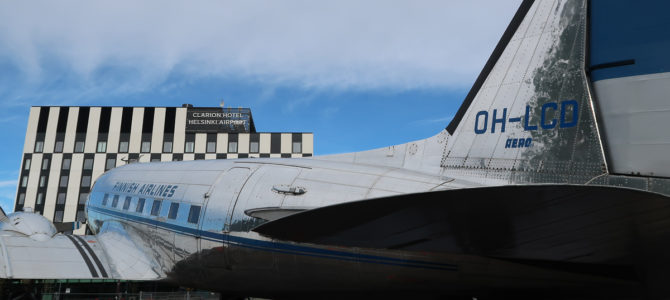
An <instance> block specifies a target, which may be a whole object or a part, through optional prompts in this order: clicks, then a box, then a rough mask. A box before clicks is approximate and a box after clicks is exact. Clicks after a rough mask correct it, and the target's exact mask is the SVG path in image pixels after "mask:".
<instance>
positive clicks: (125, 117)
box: [121, 107, 133, 140]
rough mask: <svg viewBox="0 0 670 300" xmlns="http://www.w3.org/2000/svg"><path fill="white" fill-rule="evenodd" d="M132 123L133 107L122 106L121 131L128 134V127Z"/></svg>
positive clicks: (129, 127)
mask: <svg viewBox="0 0 670 300" xmlns="http://www.w3.org/2000/svg"><path fill="white" fill-rule="evenodd" d="M132 123H133V108H132V107H124V108H123V111H122V113H121V133H128V134H130V129H131V128H132V125H133V124H132ZM122 140H123V138H122ZM126 140H127V139H126Z"/></svg>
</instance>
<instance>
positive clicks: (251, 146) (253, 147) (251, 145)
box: [249, 142, 258, 153]
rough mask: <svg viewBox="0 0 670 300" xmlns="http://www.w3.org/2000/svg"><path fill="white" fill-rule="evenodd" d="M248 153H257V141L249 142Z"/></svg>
mask: <svg viewBox="0 0 670 300" xmlns="http://www.w3.org/2000/svg"><path fill="white" fill-rule="evenodd" d="M249 153H258V142H251V143H249Z"/></svg>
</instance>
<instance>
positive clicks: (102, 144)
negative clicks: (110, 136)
mask: <svg viewBox="0 0 670 300" xmlns="http://www.w3.org/2000/svg"><path fill="white" fill-rule="evenodd" d="M96 151H97V152H98V153H104V152H107V141H98V148H97V149H96Z"/></svg>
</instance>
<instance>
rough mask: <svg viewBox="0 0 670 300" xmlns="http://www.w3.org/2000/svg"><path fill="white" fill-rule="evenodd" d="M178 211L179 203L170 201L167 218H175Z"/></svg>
mask: <svg viewBox="0 0 670 300" xmlns="http://www.w3.org/2000/svg"><path fill="white" fill-rule="evenodd" d="M178 211H179V203H171V204H170V211H169V212H168V219H172V220H174V219H176V218H177V212H178Z"/></svg>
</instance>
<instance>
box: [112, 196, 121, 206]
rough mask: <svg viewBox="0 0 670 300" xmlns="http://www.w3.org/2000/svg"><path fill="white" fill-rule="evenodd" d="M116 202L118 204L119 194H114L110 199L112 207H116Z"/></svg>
mask: <svg viewBox="0 0 670 300" xmlns="http://www.w3.org/2000/svg"><path fill="white" fill-rule="evenodd" d="M117 204H119V195H114V198H113V199H112V207H113V208H116V205H117Z"/></svg>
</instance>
